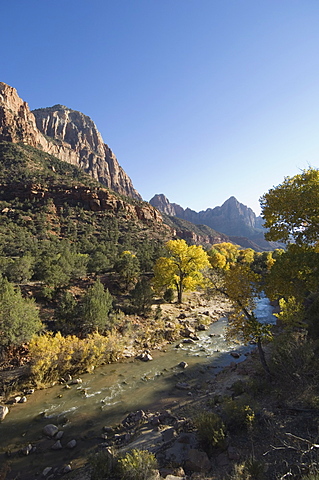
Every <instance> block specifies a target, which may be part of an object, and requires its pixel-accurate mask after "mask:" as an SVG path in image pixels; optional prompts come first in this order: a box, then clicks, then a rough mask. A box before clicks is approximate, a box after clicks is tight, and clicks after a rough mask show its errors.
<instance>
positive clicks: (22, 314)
mask: <svg viewBox="0 0 319 480" xmlns="http://www.w3.org/2000/svg"><path fill="white" fill-rule="evenodd" d="M41 327H42V324H41V321H40V319H39V313H38V309H37V307H36V305H35V302H34V300H32V299H28V298H23V297H22V294H21V291H20V289H19V288H16V289H15V288H14V286H13V285H12V284H11V283H10V282H8V280H7V279H5V278H1V279H0V346H1V347H2V348H9V347H14V346H19V345H21V344H22V343H25V342H28V341H29V340H30V339H31V337H32V336H33V335H34V334H35V333H37V332H38V331H39V330H40V329H41Z"/></svg>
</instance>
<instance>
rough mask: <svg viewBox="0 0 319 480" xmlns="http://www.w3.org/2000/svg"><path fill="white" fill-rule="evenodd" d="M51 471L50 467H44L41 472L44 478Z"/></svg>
mask: <svg viewBox="0 0 319 480" xmlns="http://www.w3.org/2000/svg"><path fill="white" fill-rule="evenodd" d="M51 471H52V467H46V468H45V469H44V470H43V472H42V475H43V477H46V476H47V475H48V474H49V473H50V472H51Z"/></svg>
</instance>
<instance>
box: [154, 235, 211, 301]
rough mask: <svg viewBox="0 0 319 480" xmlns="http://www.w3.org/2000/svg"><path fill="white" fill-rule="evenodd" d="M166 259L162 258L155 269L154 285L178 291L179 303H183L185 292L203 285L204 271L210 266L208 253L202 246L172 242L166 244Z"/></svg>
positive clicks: (178, 241)
mask: <svg viewBox="0 0 319 480" xmlns="http://www.w3.org/2000/svg"><path fill="white" fill-rule="evenodd" d="M166 251H167V256H166V257H160V258H159V259H158V260H157V262H156V264H155V267H154V274H155V276H154V285H155V286H156V287H157V288H158V289H161V288H164V289H167V288H169V287H173V288H175V289H176V290H177V299H178V303H182V299H183V292H184V290H194V289H195V288H196V287H198V286H200V285H202V284H203V281H204V278H203V275H202V270H203V269H204V268H206V267H208V266H209V261H208V257H207V253H206V252H205V251H204V250H203V248H202V247H201V246H197V245H191V246H188V245H187V243H186V242H185V240H170V241H169V242H167V244H166Z"/></svg>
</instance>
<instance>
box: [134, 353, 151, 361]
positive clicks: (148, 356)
mask: <svg viewBox="0 0 319 480" xmlns="http://www.w3.org/2000/svg"><path fill="white" fill-rule="evenodd" d="M137 358H138V359H139V360H142V361H143V362H149V361H151V360H153V357H152V355H151V354H150V353H149V352H143V353H141V354H140V355H138V357H137Z"/></svg>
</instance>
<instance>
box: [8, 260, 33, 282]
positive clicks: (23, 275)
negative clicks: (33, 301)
mask: <svg viewBox="0 0 319 480" xmlns="http://www.w3.org/2000/svg"><path fill="white" fill-rule="evenodd" d="M33 263H34V259H33V258H32V257H31V255H28V254H26V255H23V256H22V257H18V258H16V259H15V260H13V261H12V262H11V263H10V264H9V265H8V267H7V269H6V272H7V277H8V280H9V281H10V282H15V283H22V282H27V281H28V280H30V278H31V277H32V275H33V269H32V267H33Z"/></svg>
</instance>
